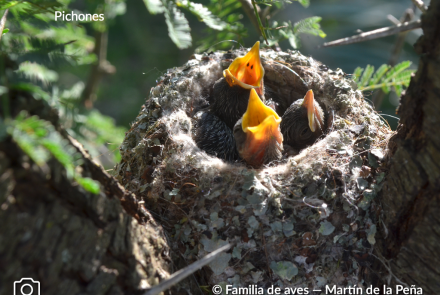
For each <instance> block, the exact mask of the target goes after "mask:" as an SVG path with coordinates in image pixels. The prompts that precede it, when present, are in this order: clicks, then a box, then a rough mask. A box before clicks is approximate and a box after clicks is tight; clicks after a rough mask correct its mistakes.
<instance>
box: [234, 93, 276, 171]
mask: <svg viewBox="0 0 440 295" xmlns="http://www.w3.org/2000/svg"><path fill="white" fill-rule="evenodd" d="M239 123H240V121H239V122H238V123H237V125H236V126H235V127H234V136H235V139H236V144H237V150H238V152H239V154H240V156H241V157H242V158H243V159H244V160H245V161H246V162H247V163H248V164H250V165H252V166H254V167H258V166H261V165H262V164H267V163H269V162H270V161H273V160H278V159H280V158H281V152H282V150H283V147H282V143H283V135H282V134H281V131H280V123H281V118H280V117H279V116H278V114H277V113H276V112H275V111H274V110H273V109H272V108H270V107H268V106H266V105H264V103H263V102H262V101H261V99H260V97H259V96H258V94H257V92H256V91H255V89H251V93H250V96H249V102H248V107H247V110H246V112H245V113H244V115H243V117H242V119H241V124H239Z"/></svg>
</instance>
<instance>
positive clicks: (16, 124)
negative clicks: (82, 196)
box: [0, 111, 99, 194]
mask: <svg viewBox="0 0 440 295" xmlns="http://www.w3.org/2000/svg"><path fill="white" fill-rule="evenodd" d="M0 123H2V122H0ZM1 125H3V126H1ZM0 129H3V132H0V133H3V135H5V134H9V135H10V136H11V137H12V139H13V140H14V141H15V142H16V143H17V145H18V146H19V147H20V148H21V149H22V150H23V152H24V153H26V154H27V155H28V156H29V158H31V159H32V160H33V161H34V162H35V163H36V164H37V165H39V166H44V165H45V163H46V162H47V161H48V160H49V158H50V157H51V156H52V157H53V158H55V159H56V160H57V161H58V162H59V163H60V164H61V165H62V166H63V167H64V168H65V170H66V175H67V177H68V178H69V179H74V180H75V181H76V182H78V184H79V185H81V186H82V187H83V188H84V189H85V190H87V191H89V192H91V193H94V194H97V193H99V184H98V182H96V181H95V180H93V179H91V178H88V177H82V176H81V174H80V173H79V172H78V171H77V169H75V167H76V166H77V164H79V163H78V161H79V159H80V155H79V154H78V152H77V151H76V149H75V148H74V147H73V146H71V145H70V144H69V143H68V142H67V140H66V139H64V138H63V137H62V136H61V134H60V133H58V131H56V130H55V128H54V126H53V125H52V124H51V123H50V122H47V121H44V120H41V119H39V118H38V117H36V116H31V117H29V116H28V115H27V113H26V112H24V111H22V112H20V114H19V115H18V116H17V117H16V118H14V120H7V121H6V122H4V123H2V124H0ZM4 130H6V132H4Z"/></svg>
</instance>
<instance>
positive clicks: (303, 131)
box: [300, 127, 309, 137]
mask: <svg viewBox="0 0 440 295" xmlns="http://www.w3.org/2000/svg"><path fill="white" fill-rule="evenodd" d="M308 131H309V127H306V128H303V130H301V133H300V135H301V136H302V137H304V136H306V134H307V132H308Z"/></svg>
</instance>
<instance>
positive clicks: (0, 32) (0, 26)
mask: <svg viewBox="0 0 440 295" xmlns="http://www.w3.org/2000/svg"><path fill="white" fill-rule="evenodd" d="M8 12H9V9H6V10H5V13H4V14H3V17H2V19H1V20H0V41H1V39H2V35H3V30H4V29H5V25H6V16H7V15H8Z"/></svg>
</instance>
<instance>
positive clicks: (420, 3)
mask: <svg viewBox="0 0 440 295" xmlns="http://www.w3.org/2000/svg"><path fill="white" fill-rule="evenodd" d="M411 1H412V2H413V3H414V5H415V6H417V8H418V9H420V11H421V12H423V13H425V12H426V10H427V7H426V6H425V4H424V3H423V1H422V0H411Z"/></svg>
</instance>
